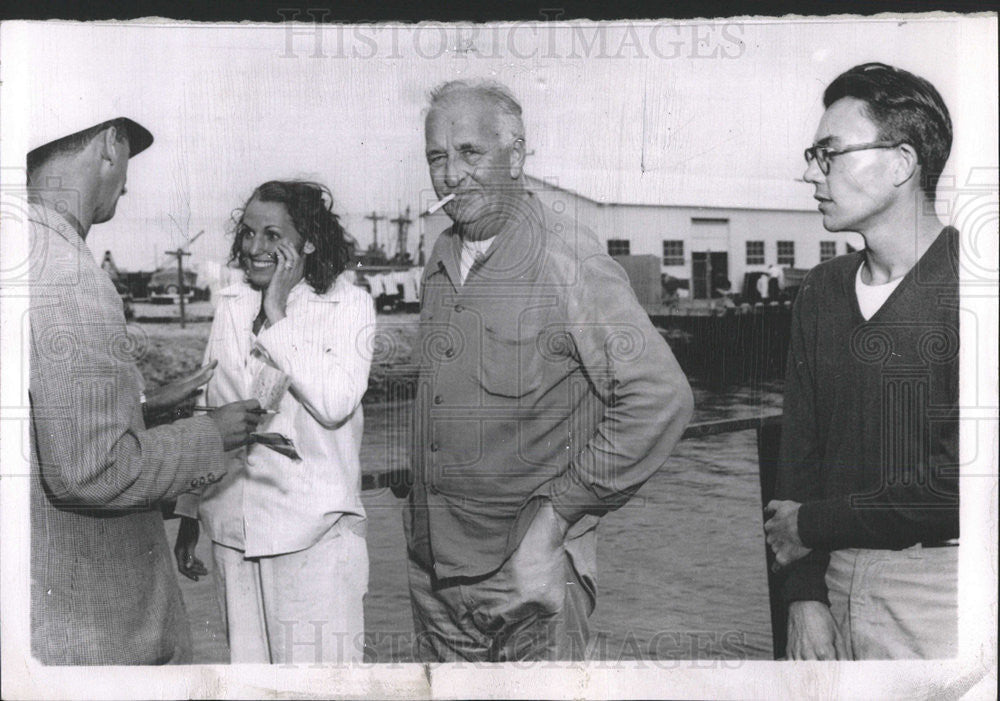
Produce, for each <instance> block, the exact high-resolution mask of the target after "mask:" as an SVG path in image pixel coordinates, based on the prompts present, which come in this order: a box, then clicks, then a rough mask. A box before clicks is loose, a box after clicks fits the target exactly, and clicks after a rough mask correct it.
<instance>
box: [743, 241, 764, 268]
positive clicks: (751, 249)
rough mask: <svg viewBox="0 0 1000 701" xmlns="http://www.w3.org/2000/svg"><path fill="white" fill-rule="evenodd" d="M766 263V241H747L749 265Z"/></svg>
mask: <svg viewBox="0 0 1000 701" xmlns="http://www.w3.org/2000/svg"><path fill="white" fill-rule="evenodd" d="M763 264H764V242H763V241H747V265H763Z"/></svg>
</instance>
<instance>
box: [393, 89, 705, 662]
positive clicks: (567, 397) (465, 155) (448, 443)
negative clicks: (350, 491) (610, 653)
mask: <svg viewBox="0 0 1000 701" xmlns="http://www.w3.org/2000/svg"><path fill="white" fill-rule="evenodd" d="M425 127H426V129H425V135H426V142H427V143H426V149H427V150H426V153H427V162H428V165H429V168H430V175H431V182H432V183H433V185H434V191H435V192H436V193H437V196H438V197H441V198H444V197H446V196H448V195H454V199H452V200H451V201H450V202H448V203H447V204H445V205H444V210H445V212H446V213H447V214H448V216H449V217H450V218H451V219H452V221H453V222H454V223H453V225H452V226H451V228H449V229H447V230H445V231H444V232H443V233H442V234H441V235H440V236H439V237H438V239H437V241H436V242H435V244H434V250H433V252H432V253H431V256H430V260H429V261H428V263H427V266H426V267H425V269H424V271H425V276H424V284H423V288H422V294H421V324H420V326H421V338H422V340H421V341H420V342H418V343H417V344H415V346H414V348H415V349H419V351H420V355H419V356H418V357H419V362H420V374H419V380H418V388H417V398H416V400H415V402H414V411H415V413H416V424H415V430H414V443H413V446H414V447H413V454H412V460H413V488H412V492H411V494H410V497H409V503H408V504H407V508H406V512H405V514H404V525H405V530H406V539H407V547H408V555H409V576H410V597H411V602H412V605H413V619H414V623H415V626H416V633H417V636H416V640H417V646H416V650H415V654H416V656H417V658H418V659H419V660H421V661H431V662H436V661H449V660H470V661H482V662H508V661H517V660H563V659H581V658H583V657H584V656H585V655H586V653H587V647H588V646H587V643H588V640H589V637H590V627H589V626H590V624H589V620H588V619H589V617H590V614H591V613H592V612H593V610H594V605H595V603H596V588H595V585H596V569H597V553H596V528H597V524H598V522H599V520H600V517H601V516H603V515H604V514H606V513H608V512H609V511H612V510H614V509H617V508H619V507H621V506H622V505H624V504H625V503H626V502H627V501H628V500H629V499H630V498H631V497H632V495H633V494H635V492H636V491H637V490H638V489H639V488H640V487H641V486H642V484H643V483H644V482H645V481H646V480H647V479H649V477H650V476H652V475H653V474H654V473H655V472H656V471H657V470H659V469H660V468H661V467H662V466H663V464H664V463H665V462H666V461H667V459H668V458H669V456H670V452H671V451H672V450H673V447H674V445H675V444H676V443H677V441H678V440H679V439H680V436H681V433H682V432H683V430H684V427H685V426H686V425H687V423H688V421H689V420H690V418H691V413H692V406H693V400H692V396H691V390H690V388H689V386H688V383H687V380H686V379H685V377H684V374H683V372H682V371H681V369H680V367H679V366H678V364H677V361H676V360H675V359H674V357H673V355H672V353H671V352H670V348H669V347H668V346H667V343H666V341H664V339H663V337H662V336H661V335H660V334H659V333H658V332H657V331H656V329H655V328H654V327H653V325H652V324H651V323H650V321H649V317H648V316H647V315H646V313H645V312H644V311H643V309H642V307H640V306H639V303H638V301H637V300H636V297H635V294H634V293H633V292H632V288H631V285H630V284H629V281H628V278H627V277H626V275H625V272H624V271H623V270H622V268H621V266H620V265H618V264H617V263H615V262H614V261H613V260H612V259H611V258H610V257H609V256H608V255H607V253H606V252H605V251H604V249H603V247H602V246H601V244H600V242H599V241H598V239H597V237H596V236H595V235H594V234H593V232H591V231H590V230H589V229H586V228H584V227H583V226H582V225H581V224H580V223H579V222H578V221H576V220H573V219H571V218H569V217H566V216H562V215H560V214H557V213H556V212H554V211H552V210H551V209H549V208H548V207H546V206H545V205H544V204H543V203H542V202H540V201H539V200H538V199H537V198H536V197H535V196H534V195H532V194H531V193H530V192H529V191H528V190H527V189H526V188H525V181H524V176H523V166H524V160H525V155H526V149H525V141H524V124H523V122H522V120H521V106H520V105H519V104H518V103H517V101H516V99H515V98H514V97H513V96H512V95H511V94H510V92H509V91H508V90H507V88H505V87H504V86H502V85H498V84H495V83H488V82H485V83H466V82H463V81H455V82H450V83H446V84H444V85H442V86H440V87H438V88H437V89H435V90H434V92H433V93H432V95H431V101H430V110H429V111H428V113H427V119H426V124H425ZM633 350H634V351H635V352H632V351H633Z"/></svg>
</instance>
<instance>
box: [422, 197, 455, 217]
mask: <svg viewBox="0 0 1000 701" xmlns="http://www.w3.org/2000/svg"><path fill="white" fill-rule="evenodd" d="M453 199H455V193H454V192H453V193H451V194H450V195H445V196H444V197H442V198H441V199H439V200H438V201H437V202H435V203H434V204H432V205H431V206H430V207H428V208H427V211H426V212H424V216H425V217H426V216H427V215H429V214H434V212H436V211H438V210H439V209H441V208H442V207H444V206H445V205H446V204H448V203H449V202H451V201H452V200H453Z"/></svg>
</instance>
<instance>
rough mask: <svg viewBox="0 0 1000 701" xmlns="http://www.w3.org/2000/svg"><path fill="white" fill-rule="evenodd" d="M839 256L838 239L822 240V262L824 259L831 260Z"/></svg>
mask: <svg viewBox="0 0 1000 701" xmlns="http://www.w3.org/2000/svg"><path fill="white" fill-rule="evenodd" d="M836 257H837V242H836V241H820V242H819V262H820V263H822V262H823V261H824V260H830V259H831V258H836Z"/></svg>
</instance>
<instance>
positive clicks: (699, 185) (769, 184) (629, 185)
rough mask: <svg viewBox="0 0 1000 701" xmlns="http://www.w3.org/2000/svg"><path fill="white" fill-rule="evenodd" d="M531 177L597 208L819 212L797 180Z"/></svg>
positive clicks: (583, 174) (581, 173) (598, 174)
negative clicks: (694, 208) (702, 208)
mask: <svg viewBox="0 0 1000 701" xmlns="http://www.w3.org/2000/svg"><path fill="white" fill-rule="evenodd" d="M526 176H527V178H528V181H529V183H530V184H533V185H536V186H537V185H544V186H545V187H550V188H555V189H557V190H561V191H563V192H568V193H571V194H573V195H576V196H578V197H582V198H584V199H586V200H589V201H591V202H594V203H595V204H598V205H610V206H615V205H617V206H622V205H625V206H645V207H713V208H720V209H761V210H793V211H802V212H808V211H816V202H815V200H813V198H812V187H811V186H810V185H808V184H807V183H804V182H803V181H801V180H795V179H793V178H787V179H784V180H778V179H753V180H751V179H747V178H739V179H737V178H721V177H708V176H700V175H691V174H669V173H664V172H647V173H642V172H640V171H629V172H618V173H615V174H609V173H608V172H607V171H603V170H602V171H598V170H570V171H567V173H565V174H560V175H559V176H558V177H537V176H534V175H530V174H526Z"/></svg>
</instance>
